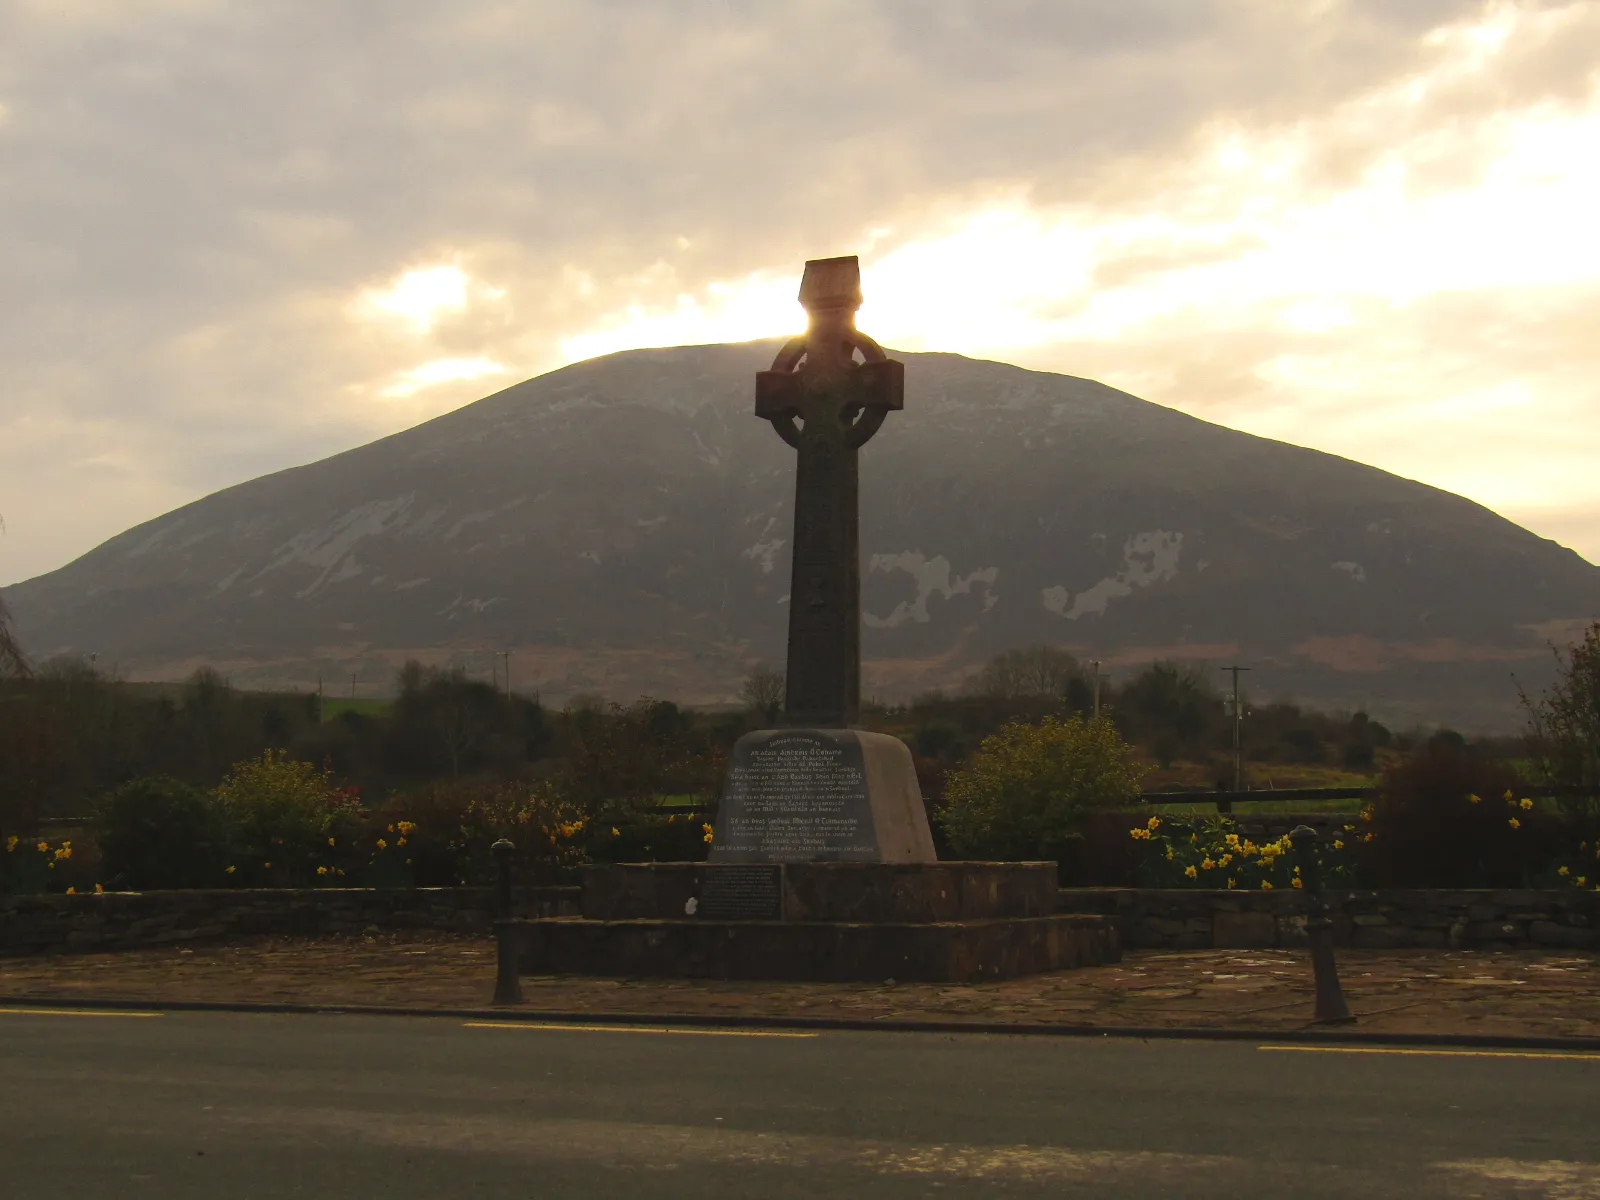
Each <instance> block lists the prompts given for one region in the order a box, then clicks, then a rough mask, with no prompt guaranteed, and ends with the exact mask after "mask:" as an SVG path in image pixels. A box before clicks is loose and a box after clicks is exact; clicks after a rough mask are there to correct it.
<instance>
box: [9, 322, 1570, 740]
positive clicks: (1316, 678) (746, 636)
mask: <svg viewBox="0 0 1600 1200" xmlns="http://www.w3.org/2000/svg"><path fill="white" fill-rule="evenodd" d="M777 345H778V343H776V342H759V343H748V344H741V345H721V346H690V347H681V348H676V349H667V350H639V351H630V352H626V353H622V354H614V355H610V356H607V357H605V358H599V359H594V360H592V361H589V362H582V363H577V364H575V365H573V366H569V367H565V368H562V369H561V370H558V371H553V372H551V373H549V374H547V375H542V376H539V377H538V378H536V379H531V380H528V381H527V382H525V383H521V384H518V385H516V386H515V387H511V388H507V389H506V390H505V391H502V392H499V393H497V394H495V395H493V396H490V397H488V398H487V399H484V400H480V401H478V402H477V403H475V404H470V405H468V406H466V407H465V408H462V409H459V410H457V411H455V412H451V413H448V414H446V415H445V416H442V417H439V418H437V419H435V420H432V421H429V422H427V423H426V424H423V425H419V426H417V427H416V428H414V429H410V430H407V431H405V432H403V433H399V434H395V435H394V436H392V437H387V438H383V439H381V440H379V441H376V442H373V443H371V444H370V445H366V446H362V447H359V448H358V449H355V450H350V451H348V452H346V453H343V454H338V455H335V456H333V457H332V458H328V459H324V460H322V461H321V462H316V463H311V464H309V465H307V466H301V467H295V468H292V469H290V470H286V471H279V472H277V473H276V474H272V475H267V476H263V477H262V478H260V479H255V480H252V481H250V482H248V483H244V484H240V485H239V486H237V487H232V488H228V489H226V490H225V491H221V492H218V493H216V494H214V495H211V496H207V497H205V498H204V499H202V500H197V501H195V502H194V503H193V504H189V505H185V506H184V507H183V508H180V509H178V510H176V511H174V512H171V513H168V514H167V515H165V516H163V517H159V518H157V519H156V520H153V521H149V522H146V523H145V524H143V525H139V526H137V527H135V528H133V529H130V530H128V531H127V532H126V533H123V534H121V535H119V536H117V537H115V538H112V539H111V540H110V541H108V542H106V543H105V544H103V545H101V546H99V547H97V548H96V549H95V550H93V551H91V552H90V553H88V554H86V555H84V556H83V557H82V558H80V559H78V560H77V561H75V562H72V563H70V564H68V565H67V566H65V567H62V568H61V569H60V570H58V571H53V572H51V573H50V574H48V575H42V576H39V577H38V578H35V579H31V580H28V581H26V582H24V583H20V584H17V585H16V586H14V587H11V588H8V589H6V591H5V598H6V600H7V601H8V602H9V603H10V605H11V606H12V608H13V610H14V613H15V618H16V623H17V629H18V632H19V634H20V635H21V637H22V639H23V642H24V644H25V645H26V646H28V647H29V648H30V650H31V651H32V652H33V653H34V654H35V655H36V656H38V657H47V656H50V655H55V654H70V653H80V654H81V653H88V652H90V651H93V652H96V653H97V654H98V655H99V660H100V662H102V663H117V664H118V665H119V667H120V669H121V671H122V672H123V673H124V674H126V675H128V676H130V677H133V678H164V677H174V676H178V675H181V674H184V673H186V672H188V671H190V670H192V669H193V668H194V667H195V666H197V665H199V664H201V663H205V662H210V663H213V664H215V665H217V666H218V668H219V669H221V670H222V671H224V672H225V673H227V674H228V675H230V676H231V678H232V680H233V681H234V683H235V684H236V685H240V684H243V685H249V686H268V685H272V686H286V685H287V686H298V687H307V686H313V685H314V683H315V680H316V679H317V677H318V675H319V674H321V675H323V676H325V677H327V678H328V679H329V680H334V679H341V678H347V677H348V675H349V673H350V672H351V671H357V672H359V674H360V676H361V680H362V682H363V685H364V688H365V689H366V691H367V692H368V693H369V694H370V693H372V692H375V691H379V690H382V689H384V688H386V687H387V686H389V684H390V682H391V680H392V669H393V667H394V665H396V664H398V662H399V661H401V660H402V659H403V658H405V657H406V656H409V655H414V656H417V657H420V658H422V659H424V660H425V661H433V662H445V661H450V662H455V663H457V664H460V665H464V666H467V667H468V668H469V669H470V670H471V671H472V672H473V673H475V674H479V673H481V674H482V675H483V676H484V677H488V676H489V674H490V670H491V664H492V663H493V662H495V661H496V658H497V652H498V651H500V650H502V649H509V650H510V651H512V659H511V662H512V670H513V682H514V684H515V685H516V686H518V687H519V688H530V689H531V688H534V687H537V688H539V689H540V690H541V692H542V694H543V695H544V697H545V698H546V699H547V700H550V699H555V700H560V699H561V698H563V697H565V696H569V695H571V694H574V693H578V692H600V693H602V694H605V695H608V696H610V697H612V698H617V699H631V698H632V697H634V696H637V695H639V694H643V693H649V694H653V695H657V696H663V697H670V698H676V699H679V700H684V701H691V702H710V701H715V700H723V699H728V698H731V697H732V696H733V695H734V694H735V692H736V690H737V686H738V682H739V680H740V679H741V677H742V676H743V674H744V672H745V670H746V669H747V668H748V666H749V664H751V663H752V662H754V661H756V660H764V661H766V662H768V663H773V664H781V662H782V659H783V639H784V634H785V629H786V610H785V608H784V605H785V604H786V603H787V602H788V599H787V591H788V583H787V579H788V572H789V560H788V550H789V537H790V522H791V514H792V499H793V497H792V490H793V478H794V476H793V472H794V460H793V452H792V451H791V450H789V448H788V447H786V446H785V445H783V444H782V443H781V442H780V441H779V439H778V437H777V436H776V435H775V434H774V432H773V431H772V429H771V427H770V426H769V425H768V424H767V423H766V422H764V421H760V420H757V419H756V418H755V417H754V416H753V415H752V403H753V400H752V398H753V388H754V374H755V372H756V371H757V370H760V369H762V368H764V367H766V366H767V365H768V364H769V363H770V361H771V359H772V356H773V354H774V352H775V350H776V347H777ZM897 357H900V358H901V359H902V360H903V361H904V362H905V364H906V408H905V411H904V412H903V413H895V414H893V415H891V416H890V418H889V420H888V422H887V423H886V425H885V427H884V429H883V431H882V432H881V433H879V434H878V436H877V438H876V439H874V440H873V441H872V442H871V443H869V444H868V446H867V447H866V448H865V450H863V452H862V469H861V473H862V486H861V502H862V537H861V543H862V548H863V555H864V564H863V606H864V613H865V615H864V620H865V624H866V628H865V630H864V636H863V648H864V649H863V654H864V658H865V660H866V666H865V676H866V691H867V693H868V694H875V695H878V696H880V697H885V698H888V697H899V696H907V695H910V694H912V693H914V692H916V691H918V690H922V689H926V688H930V687H934V686H946V687H948V686H951V685H953V684H955V683H956V682H957V681H958V679H959V677H960V676H961V675H962V674H963V672H964V671H966V670H969V669H970V668H971V667H973V666H975V665H976V664H978V663H980V662H982V661H983V660H984V659H986V658H987V657H988V656H990V655H992V654H994V653H997V652H998V651H1001V650H1005V649H1009V648H1013V647H1017V646H1022V645H1029V644H1034V643H1039V642H1051V643H1057V644H1063V645H1066V646H1068V647H1070V648H1072V649H1073V650H1074V651H1075V652H1077V653H1079V654H1080V655H1081V656H1083V657H1085V658H1089V657H1093V658H1099V659H1102V660H1105V661H1106V662H1108V663H1110V664H1111V665H1112V669H1113V671H1115V670H1116V669H1117V668H1118V667H1119V666H1121V667H1124V668H1126V667H1131V666H1132V665H1134V664H1138V663H1142V662H1145V661H1148V660H1149V659H1151V658H1152V657H1156V656H1171V657H1178V658H1185V659H1194V660H1215V661H1216V662H1217V663H1221V662H1229V661H1238V662H1242V663H1245V664H1247V665H1249V666H1251V667H1252V668H1253V672H1252V675H1251V676H1249V677H1248V678H1249V682H1250V683H1251V685H1252V690H1253V691H1254V692H1255V693H1256V694H1257V695H1262V696H1265V697H1274V696H1288V695H1293V696H1296V697H1300V698H1303V699H1306V700H1311V701H1315V702H1318V703H1322V704H1331V705H1345V706H1352V707H1355V706H1361V707H1366V708H1368V709H1370V710H1371V711H1372V712H1374V714H1377V715H1386V716H1387V717H1388V718H1389V719H1391V720H1394V719H1418V720H1422V719H1431V720H1441V721H1450V722H1456V723H1459V724H1464V725H1466V726H1468V727H1475V728H1476V727H1494V726H1499V727H1506V726H1508V725H1510V724H1513V723H1514V722H1515V710H1516V691H1515V686H1514V685H1513V683H1512V674H1513V672H1515V675H1516V678H1517V679H1518V680H1519V681H1521V682H1522V683H1523V684H1524V685H1527V686H1532V687H1539V686H1542V685H1543V683H1544V682H1545V681H1546V680H1547V679H1548V678H1549V676H1550V673H1551V655H1550V652H1549V647H1548V645H1547V642H1548V641H1549V640H1550V639H1558V640H1559V639H1561V638H1563V637H1565V636H1567V635H1568V634H1570V633H1571V632H1572V631H1574V630H1575V629H1576V628H1578V627H1579V625H1580V624H1581V623H1582V622H1584V621H1587V620H1590V619H1593V618H1594V617H1595V616H1596V615H1597V614H1600V568H1597V567H1595V566H1593V565H1592V564H1590V563H1588V562H1586V561H1584V560H1583V559H1582V558H1580V557H1579V556H1578V555H1577V554H1575V553H1574V552H1573V551H1571V550H1567V549H1564V548H1562V547H1561V546H1559V545H1557V544H1556V543H1554V542H1551V541H1547V540H1544V539H1542V538H1539V537H1537V536H1535V535H1534V534H1532V533H1530V532H1528V531H1527V530H1525V529H1522V528H1520V527H1518V526H1516V525H1514V524H1512V523H1511V522H1510V521H1507V520H1505V519H1503V518H1501V517H1499V516H1497V515H1495V514H1494V513H1492V512H1490V511H1489V510H1487V509H1485V508H1483V507H1481V506H1480V505H1477V504H1474V503H1472V502H1471V501H1469V500H1465V499H1463V498H1462V497H1460V496H1455V495H1451V494H1449V493H1447V492H1442V491H1439V490H1438V489H1435V488H1431V487H1427V486H1424V485H1423V484H1420V483H1415V482H1412V481H1410V480H1406V479H1401V478H1398V477H1397V476H1394V475H1390V474H1387V473H1385V472H1383V471H1379V470H1376V469H1374V468H1372V467H1368V466H1363V465H1362V464H1360V463H1356V462H1352V461H1349V460H1347V459H1343V458H1338V457H1335V456H1333V455H1330V454H1322V453H1319V452H1317V451H1314V450H1307V449H1303V448H1301V447H1297V446H1292V445H1287V444H1284V443H1282V442H1275V441H1269V440H1267V439H1264V438H1258V437H1252V436H1250V435H1248V434H1243V433H1238V432H1235V431H1233V430H1229V429H1224V428H1222V427H1220V426H1217V425H1211V424H1208V423H1207V422H1205V421H1201V420H1197V419H1196V418H1194V417H1190V416H1185V415H1184V414H1182V413H1179V412H1176V411H1174V410H1172V409H1168V408H1163V407H1161V406H1159V405H1156V404H1151V403H1148V402H1146V401H1143V400H1140V399H1138V398H1136V397H1134V396H1130V395H1127V394H1126V393H1123V392H1119V391H1116V390H1115V389H1113V388H1109V387H1106V386H1104V385H1102V384H1099V383H1095V382H1092V381H1090V380H1086V379H1077V378H1073V377H1071V376H1065V375H1054V374H1047V373H1043V372H1037V371H1026V370H1022V369H1020V368H1017V367H1013V366H1008V365H1005V364H1003V363H995V362H982V361H976V360H972V359H968V358H963V357H960V356H958V355H953V354H901V355H897Z"/></svg>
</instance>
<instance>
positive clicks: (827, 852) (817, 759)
mask: <svg viewBox="0 0 1600 1200" xmlns="http://www.w3.org/2000/svg"><path fill="white" fill-rule="evenodd" d="M877 858H878V846H877V839H876V837H875V834H874V830H873V822H872V806H871V803H870V801H869V800H868V798H867V779H866V768H865V765H864V764H863V762H862V754H861V744H860V742H858V741H857V740H856V737H855V734H854V733H853V732H851V731H849V730H837V731H835V730H804V731H799V730H796V731H786V730H774V731H772V732H771V733H770V734H767V735H760V734H757V735H752V736H749V737H747V738H745V739H743V740H742V741H741V742H740V745H739V747H738V749H737V750H736V752H735V756H734V760H733V762H732V764H731V765H730V767H729V770H728V785H727V788H726V789H725V791H724V793H723V798H722V803H721V806H720V812H719V813H718V820H717V829H716V840H715V842H714V844H713V845H712V849H711V861H712V862H775V863H784V862H851V861H855V862H873V861H876V860H877Z"/></svg>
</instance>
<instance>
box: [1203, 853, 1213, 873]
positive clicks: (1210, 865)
mask: <svg viewBox="0 0 1600 1200" xmlns="http://www.w3.org/2000/svg"><path fill="white" fill-rule="evenodd" d="M1216 865H1217V864H1216V863H1214V862H1212V861H1211V856H1210V855H1209V854H1208V855H1206V856H1205V857H1204V858H1203V859H1201V860H1200V869H1201V870H1202V871H1209V870H1211V869H1212V868H1213V867H1215V866H1216Z"/></svg>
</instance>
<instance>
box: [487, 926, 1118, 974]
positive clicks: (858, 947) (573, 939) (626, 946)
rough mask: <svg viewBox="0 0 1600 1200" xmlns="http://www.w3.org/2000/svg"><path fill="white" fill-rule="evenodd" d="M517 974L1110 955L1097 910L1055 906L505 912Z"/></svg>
mask: <svg viewBox="0 0 1600 1200" xmlns="http://www.w3.org/2000/svg"><path fill="white" fill-rule="evenodd" d="M509 933H510V936H511V940H512V944H513V945H514V947H515V953H516V956H517V969H518V971H519V972H520V973H521V974H523V975H604V976H622V977H633V978H677V979H772V980H779V979H783V980H827V981H834V982H847V981H871V980H880V981H881V980H884V979H895V980H907V981H910V980H916V981H922V982H933V983H976V982H979V981H981V980H989V979H1010V978H1013V977H1015V976H1018V975H1032V974H1037V973H1039V972H1042V971H1060V970H1065V969H1067V968H1070V967H1081V966H1093V965H1095V964H1097V963H1106V962H1116V961H1118V960H1119V959H1120V957H1121V954H1120V950H1119V947H1118V943H1117V935H1116V930H1115V928H1114V927H1113V926H1112V923H1111V922H1110V921H1109V920H1107V919H1106V918H1104V917H1098V916H1085V915H1057V916H1045V917H1024V918H1013V919H1000V920H977V921H959V922H940V923H922V924H890V923H878V924H859V923H848V922H809V921H708V920H631V921H629V920H624V921H596V920H588V919H582V918H566V917H561V918H553V919H548V920H539V921H516V922H511V923H510V930H509Z"/></svg>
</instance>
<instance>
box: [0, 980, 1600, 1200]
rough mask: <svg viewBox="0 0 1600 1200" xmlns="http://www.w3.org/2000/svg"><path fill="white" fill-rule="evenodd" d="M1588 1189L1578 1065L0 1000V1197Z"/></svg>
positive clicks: (1592, 1068)
mask: <svg viewBox="0 0 1600 1200" xmlns="http://www.w3.org/2000/svg"><path fill="white" fill-rule="evenodd" d="M991 1193H1004V1194H1007V1195H1018V1196H1062V1195H1074V1196H1079V1195H1081V1196H1141V1197H1142V1196H1162V1197H1167V1196H1184V1197H1190V1196H1193V1197H1212V1196H1215V1197H1229V1198H1230V1200H1233V1198H1235V1197H1252V1198H1259V1200H1272V1198H1275V1197H1287V1196H1294V1197H1323V1196H1349V1197H1363V1198H1365V1197H1377V1196H1406V1197H1409V1198H1414V1200H1416V1198H1422V1197H1433V1196H1450V1197H1462V1196H1483V1197H1500V1196H1505V1197H1511V1196H1517V1197H1528V1196H1548V1197H1551V1198H1553V1200H1584V1198H1587V1197H1597V1198H1600V1055H1597V1056H1591V1057H1588V1058H1584V1057H1579V1056H1570V1055H1569V1056H1555V1055H1537V1056H1535V1055H1531V1054H1530V1055H1523V1056H1516V1055H1506V1054H1493V1055H1491V1054H1488V1053H1484V1052H1479V1053H1476V1054H1466V1053H1461V1052H1426V1053H1418V1052H1409V1053H1406V1052H1401V1053H1396V1052H1393V1051H1376V1052H1350V1051H1348V1050H1335V1051H1329V1050H1317V1051H1312V1050H1301V1049H1282V1048H1274V1047H1272V1046H1271V1045H1270V1044H1266V1043H1263V1044H1260V1045H1258V1044H1255V1043H1249V1042H1245V1043H1232V1042H1179V1041H1157V1042H1139V1041H1125V1040H1118V1039H1103V1040H1082V1039H1047V1038H1036V1037H1035V1038H1029V1037H1007V1036H986V1035H960V1036H946V1035H934V1034H903V1033H821V1034H782V1035H773V1034H760V1033H754V1032H745V1031H738V1032H734V1031H729V1032H721V1033H717V1032H706V1031H701V1032H693V1031H681V1032H664V1031H618V1030H608V1029H585V1028H561V1029H552V1028H541V1027H537V1026H530V1025H509V1026H505V1027H502V1026H495V1025H492V1024H488V1025H484V1024H477V1025H473V1024H463V1022H461V1021H460V1020H458V1019H449V1020H447V1019H408V1018H384V1017H353V1016H255V1015H237V1014H168V1015H149V1016H113V1015H89V1014H71V1013H57V1012H39V1011H34V1012H19V1011H7V1010H0V1196H4V1197H6V1198H7V1200H10V1198H12V1197H16V1198H19V1200H21V1198H27V1200H35V1198H50V1197H58V1196H59V1197H64V1198H65V1197H72V1198H75V1200H77V1198H87V1200H95V1198H99V1197H116V1198H118V1200H138V1198H142V1197H158V1198H161V1200H185V1198H188V1197H227V1198H228V1200H252V1198H256V1197H278V1196H294V1197H341V1198H344V1197H351V1198H361V1197H382V1198H384V1200H411V1198H413V1197H425V1196H426V1197H541V1198H544V1197H567V1196H572V1197H578V1196H581V1197H606V1196H627V1197H648V1196H670V1197H707V1196H710V1197H716V1198H718V1200H731V1198H733V1197H746V1196H748V1197H762V1198H780V1197H796V1196H808V1197H809V1196H850V1197H856V1196H894V1197H901V1196H966V1195H987V1194H991Z"/></svg>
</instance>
